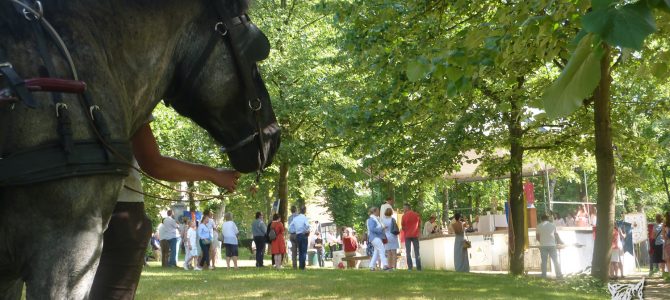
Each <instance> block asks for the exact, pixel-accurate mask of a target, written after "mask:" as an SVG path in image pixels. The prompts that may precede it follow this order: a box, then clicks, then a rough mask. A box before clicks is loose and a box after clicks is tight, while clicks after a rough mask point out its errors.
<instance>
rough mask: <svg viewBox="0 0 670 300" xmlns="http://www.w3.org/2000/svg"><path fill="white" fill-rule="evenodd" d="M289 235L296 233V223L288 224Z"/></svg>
mask: <svg viewBox="0 0 670 300" xmlns="http://www.w3.org/2000/svg"><path fill="white" fill-rule="evenodd" d="M291 221H292V220H291ZM288 233H295V223H294V222H289V224H288Z"/></svg>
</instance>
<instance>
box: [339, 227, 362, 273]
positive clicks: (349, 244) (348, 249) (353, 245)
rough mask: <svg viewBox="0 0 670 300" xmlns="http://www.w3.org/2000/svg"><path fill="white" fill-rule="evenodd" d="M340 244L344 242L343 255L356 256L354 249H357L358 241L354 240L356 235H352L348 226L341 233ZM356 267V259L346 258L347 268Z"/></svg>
mask: <svg viewBox="0 0 670 300" xmlns="http://www.w3.org/2000/svg"><path fill="white" fill-rule="evenodd" d="M342 244H344V256H345V257H354V256H356V250H357V249H358V241H357V240H356V237H355V236H354V235H353V233H352V230H351V228H350V227H347V228H345V229H344V232H343V234H342ZM355 267H356V261H355V260H347V268H348V269H351V268H355Z"/></svg>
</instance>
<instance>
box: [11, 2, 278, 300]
mask: <svg viewBox="0 0 670 300" xmlns="http://www.w3.org/2000/svg"><path fill="white" fill-rule="evenodd" d="M17 1H18V0H17ZM15 2H16V1H10V0H0V53H2V54H3V56H5V57H3V58H0V59H4V60H7V61H8V62H10V63H11V65H12V67H13V70H15V71H16V73H18V74H20V75H21V76H23V77H25V78H31V77H44V76H43V74H44V70H43V68H41V67H40V66H41V65H42V58H41V57H42V56H41V55H40V53H39V51H38V50H37V49H39V48H38V45H37V44H38V42H37V39H36V38H35V36H36V34H35V32H34V31H33V29H31V24H30V23H31V22H34V21H35V19H36V18H38V16H35V15H34V14H31V13H30V10H26V11H24V10H23V9H21V6H20V5H17V3H15ZM35 2H36V1H31V0H21V3H23V4H25V5H27V6H30V7H32V8H34V10H35V11H38V12H39V10H42V11H43V16H44V19H45V20H48V21H49V22H50V24H51V25H53V28H54V29H55V30H56V31H57V32H58V33H60V35H61V36H62V40H63V44H64V45H66V46H67V47H68V48H69V50H70V52H71V57H72V62H73V65H74V66H76V70H77V74H78V77H79V79H80V80H82V81H85V82H86V84H87V91H88V92H89V93H90V95H92V99H93V100H94V101H95V104H96V105H97V107H93V106H91V107H82V105H79V98H78V96H77V95H73V94H64V96H63V97H64V100H63V103H64V104H66V105H67V112H68V113H69V117H70V118H71V122H72V139H73V140H74V141H81V140H89V141H90V140H93V141H96V140H98V139H99V137H98V134H95V132H94V130H93V129H92V128H93V127H92V126H91V125H90V124H91V118H90V117H89V115H90V114H91V112H92V111H93V110H94V109H95V110H97V111H98V113H101V114H102V115H104V117H105V118H106V121H107V124H108V129H109V139H110V140H121V141H128V140H129V137H130V136H131V134H132V133H134V132H135V131H136V130H137V129H138V128H139V127H140V126H141V125H143V122H145V121H146V120H147V118H148V116H149V115H150V113H151V111H152V110H153V108H154V107H155V105H156V104H157V103H158V101H160V100H161V99H164V100H165V101H166V102H167V103H169V104H170V105H172V106H173V107H174V108H175V109H176V110H177V111H178V112H179V113H180V114H182V115H185V116H187V117H189V118H191V119H193V120H194V121H195V122H196V123H198V124H199V125H200V126H202V127H203V128H205V129H206V130H207V131H208V132H209V133H210V134H211V135H212V136H213V137H214V138H215V140H216V141H217V142H219V143H221V144H222V145H223V146H224V147H226V148H228V152H227V154H228V156H229V158H230V161H231V163H232V165H233V166H234V167H235V168H236V169H237V170H239V171H241V172H252V171H256V170H262V168H264V167H265V166H267V165H269V164H270V163H271V161H272V157H273V156H274V153H275V152H276V150H277V148H278V146H279V130H278V125H277V124H276V119H275V116H274V112H273V111H272V108H271V104H270V99H269V95H268V92H267V90H265V87H264V85H263V82H262V80H261V78H260V75H259V74H258V72H257V69H256V67H255V61H253V58H254V56H259V55H258V54H253V53H254V52H258V50H257V49H254V47H256V46H258V45H260V44H263V43H264V42H263V41H260V42H258V39H259V35H258V33H257V32H256V33H254V32H255V31H254V30H256V31H257V29H255V27H249V28H250V29H252V30H251V31H252V33H253V34H249V35H241V36H242V38H243V39H248V40H250V42H245V40H242V41H241V42H240V41H238V44H239V45H238V46H240V45H241V46H240V47H241V48H244V49H246V50H248V51H249V52H250V53H252V54H253V55H250V57H247V60H245V59H244V57H243V58H242V59H240V58H239V53H237V56H236V55H235V53H234V52H235V51H234V50H231V43H230V42H225V41H218V42H217V43H216V44H214V47H213V48H212V47H211V41H212V39H211V38H212V35H213V34H216V35H219V38H220V39H223V38H222V36H223V34H225V33H226V31H227V29H228V28H226V26H222V25H225V24H228V23H226V22H225V21H226V20H228V21H230V20H231V18H234V17H236V16H245V13H246V10H247V8H248V4H247V1H243V0H202V1H183V0H163V1H149V0H116V1H94V0H67V1H65V0H63V1H56V0H54V1H47V0H45V1H44V3H41V4H37V3H35ZM42 6H43V7H42ZM222 7H223V8H225V9H224V12H223V13H221V8H222ZM24 12H25V15H24ZM31 19H32V20H33V21H30V20H31ZM237 20H242V18H238V19H237ZM221 21H224V22H223V23H221V24H218V25H217V23H218V22H221ZM231 24H232V23H231ZM262 38H264V37H262ZM265 41H267V40H265ZM233 44H234V43H233ZM245 47H246V48H245ZM208 48H211V49H209V50H208ZM233 48H234V47H233ZM46 52H47V54H48V56H50V57H51V58H52V59H53V65H54V66H53V68H54V69H55V70H56V71H55V72H54V73H55V74H50V76H51V77H57V78H72V76H73V73H74V72H73V71H72V68H71V66H70V63H69V61H68V60H67V59H66V56H65V55H63V54H62V52H63V49H61V47H59V46H58V43H57V42H55V41H53V39H51V38H49V39H48V43H47V46H46ZM205 52H210V53H207V55H205V54H204V53H205ZM261 52H262V51H261ZM203 55H205V56H204V58H203ZM260 56H262V55H260ZM203 59H204V60H203ZM2 63H3V61H0V64H2ZM245 76H247V77H250V78H251V79H250V80H249V79H248V78H247V79H248V80H246V81H245V78H244V77H245ZM249 82H253V83H254V84H255V86H254V88H253V91H252V92H254V93H256V96H257V97H256V98H254V99H252V100H255V102H253V101H250V100H249V99H247V98H248V93H247V92H248V91H249V85H248V83H249ZM245 83H247V85H245ZM245 86H246V89H245ZM3 89H4V90H9V88H8V83H7V80H4V79H3V78H2V77H0V91H1V90H3ZM32 95H33V97H34V100H35V102H36V104H37V107H36V108H30V107H28V105H27V104H24V103H22V102H17V103H14V104H13V106H12V107H10V106H9V105H4V106H3V107H1V108H0V124H1V125H2V127H0V135H1V138H0V159H5V160H7V158H8V157H11V156H12V153H16V152H20V151H22V150H23V149H31V148H34V147H35V146H38V145H43V144H53V143H56V144H58V143H59V135H58V134H57V130H56V127H57V126H58V122H57V121H56V119H57V117H56V112H57V111H59V112H61V113H63V108H64V105H60V107H57V105H56V104H54V102H52V99H51V96H50V94H48V93H33V94H32ZM15 96H16V95H15ZM252 102H253V103H252ZM98 107H99V110H98V109H97V108H98ZM89 109H90V110H89ZM98 115H99V114H98ZM126 170H127V167H126ZM0 171H1V170H0ZM0 173H1V172H0ZM117 173H118V172H117ZM69 175H70V176H68V177H66V178H59V179H52V180H49V181H44V182H38V183H31V184H23V185H14V184H11V183H9V184H5V185H4V186H3V185H0V299H3V298H4V299H18V298H20V296H21V293H22V292H21V289H22V286H23V283H24V282H25V284H26V290H27V298H28V299H85V298H87V297H88V292H89V289H90V286H91V282H92V280H93V277H94V275H95V270H96V268H97V265H98V260H99V257H100V252H101V248H102V233H103V231H104V230H105V228H106V226H107V222H108V220H109V218H110V215H111V212H112V210H113V208H114V205H115V203H116V199H117V195H118V193H119V191H120V189H121V188H122V179H123V174H114V173H113V172H111V173H107V174H104V173H100V174H87V175H86V176H71V175H72V174H69Z"/></svg>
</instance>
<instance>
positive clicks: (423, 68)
mask: <svg viewBox="0 0 670 300" xmlns="http://www.w3.org/2000/svg"><path fill="white" fill-rule="evenodd" d="M430 70H431V65H429V64H427V63H426V62H425V61H423V60H422V59H418V60H416V61H412V62H409V63H408V64H407V69H406V72H407V78H408V79H409V81H412V82H415V81H419V80H421V79H423V78H425V77H426V74H428V72H430Z"/></svg>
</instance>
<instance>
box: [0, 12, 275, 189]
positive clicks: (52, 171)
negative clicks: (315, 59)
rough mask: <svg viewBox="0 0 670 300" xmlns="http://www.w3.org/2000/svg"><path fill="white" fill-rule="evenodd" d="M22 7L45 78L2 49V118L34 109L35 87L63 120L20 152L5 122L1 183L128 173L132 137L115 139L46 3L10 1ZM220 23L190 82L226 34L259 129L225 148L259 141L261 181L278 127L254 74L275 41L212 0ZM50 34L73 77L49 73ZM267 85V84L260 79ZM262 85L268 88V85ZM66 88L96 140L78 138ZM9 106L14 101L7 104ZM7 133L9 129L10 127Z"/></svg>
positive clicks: (0, 157)
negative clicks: (31, 74) (8, 142)
mask: <svg viewBox="0 0 670 300" xmlns="http://www.w3.org/2000/svg"><path fill="white" fill-rule="evenodd" d="M10 1H12V2H13V3H14V6H15V8H16V9H17V11H18V12H19V13H20V14H22V15H23V16H24V17H25V18H26V20H27V21H28V22H29V23H30V25H31V28H32V31H33V33H34V35H35V38H36V41H37V49H38V52H39V54H40V57H41V59H42V62H43V66H42V68H41V72H40V76H42V77H45V78H33V79H23V78H22V77H21V76H19V75H18V74H17V73H16V72H15V70H14V69H13V67H12V66H11V64H10V63H9V62H8V60H7V57H6V55H5V54H4V53H3V52H2V48H0V79H3V78H4V79H5V81H6V82H7V83H8V85H9V88H8V89H6V90H0V123H2V120H7V118H6V117H5V116H4V115H3V114H7V113H10V112H11V110H12V109H13V107H14V105H16V104H17V103H19V102H20V103H22V104H23V105H26V106H27V107H30V108H36V107H37V103H36V101H35V100H34V98H33V97H32V95H31V92H38V91H42V92H51V98H52V101H53V102H54V103H55V105H56V117H57V120H58V129H57V131H58V133H59V142H55V143H48V144H44V145H39V146H36V147H31V148H28V149H23V150H20V151H17V152H15V153H10V154H5V153H3V151H2V146H3V143H4V139H3V128H5V129H6V128H8V126H7V124H0V187H3V186H15V185H25V184H32V183H38V182H45V181H51V180H56V179H62V178H68V177H74V176H86V175H100V174H108V175H118V176H127V175H128V170H129V167H131V166H130V164H129V161H130V158H131V157H132V151H131V148H130V144H129V142H128V141H127V140H114V139H111V138H110V132H109V129H108V127H107V123H106V121H105V118H104V117H103V114H102V112H101V110H100V108H99V107H98V106H97V105H95V103H94V102H93V100H92V98H91V96H90V94H89V93H88V92H87V91H86V84H85V83H84V82H82V81H79V78H78V75H77V71H76V68H75V66H74V63H73V62H72V59H71V56H70V53H69V51H68V50H67V47H66V45H65V43H63V41H62V39H61V38H60V36H59V35H58V33H57V32H56V31H55V30H54V29H53V27H52V26H51V24H49V22H48V21H47V20H46V19H44V18H43V12H42V5H41V3H40V2H39V1H35V6H36V7H31V6H29V5H27V4H25V3H23V2H21V1H20V0H10ZM212 3H213V6H214V10H215V12H216V14H217V16H218V18H219V22H218V23H216V24H215V26H214V31H215V33H214V35H213V36H212V38H210V41H209V42H208V44H207V46H206V47H205V49H204V51H203V53H202V54H201V56H200V58H199V59H198V60H197V61H196V63H195V65H194V67H193V68H192V69H191V70H190V71H189V72H188V74H187V76H186V80H185V81H186V82H187V83H192V82H194V80H195V78H196V77H197V76H198V75H199V73H200V71H201V70H202V68H203V67H204V65H205V63H206V62H207V59H208V58H209V57H210V56H211V54H212V52H213V49H214V46H215V45H216V43H217V41H220V40H221V39H223V40H224V41H225V43H226V45H227V46H228V47H229V49H230V50H231V53H232V55H233V58H234V59H233V61H234V62H235V66H236V69H237V73H238V75H239V76H240V78H241V79H242V84H243V86H244V90H243V91H244V95H245V100H246V101H247V102H248V106H249V109H250V110H251V111H252V112H253V114H254V117H255V119H256V132H254V133H252V134H251V135H250V136H248V137H246V138H243V139H242V140H240V141H239V142H237V143H235V144H233V146H230V147H228V148H225V147H224V148H222V149H221V150H222V151H223V152H231V151H235V150H237V149H240V148H241V147H243V146H245V145H248V144H249V143H251V142H253V141H254V140H255V139H256V138H258V140H259V143H258V145H259V147H258V165H259V168H258V170H257V176H256V181H257V182H258V181H259V180H260V176H261V173H262V171H263V168H264V166H265V163H266V161H265V149H264V144H265V143H264V135H265V134H264V131H272V130H278V128H276V125H274V126H273V127H272V128H267V129H264V128H263V127H262V124H261V119H262V118H261V117H262V116H261V108H262V104H261V100H260V97H259V94H258V88H259V87H258V86H259V84H257V83H256V82H254V78H255V77H254V76H259V75H258V68H257V65H256V62H258V61H261V60H263V59H265V58H267V56H268V55H269V52H270V44H269V41H268V39H267V37H265V35H264V34H263V33H262V32H261V31H260V30H259V29H258V28H257V27H256V26H255V25H254V24H253V23H251V19H250V18H249V16H248V15H246V14H243V15H240V16H236V17H232V18H230V17H227V14H226V12H227V11H226V9H225V7H224V6H223V4H222V3H220V2H219V1H212ZM45 31H46V33H48V34H49V35H50V37H51V39H52V41H54V42H55V43H56V45H57V46H58V47H57V48H58V49H59V51H60V52H61V55H62V56H63V57H65V59H66V60H67V62H68V63H69V66H70V71H71V73H72V74H71V75H72V78H73V79H74V80H67V79H56V78H50V77H51V75H50V74H55V68H54V66H53V62H52V60H51V57H50V56H49V55H48V52H47V37H46V34H45ZM261 85H262V84H261ZM262 88H265V87H264V86H263V87H262ZM62 93H70V94H77V95H78V99H79V100H80V101H79V102H80V104H81V105H82V106H83V107H84V109H85V111H88V112H90V114H88V115H87V119H88V120H89V123H90V124H91V127H92V129H93V131H94V132H95V135H96V139H95V140H77V141H75V140H73V139H72V130H71V122H70V118H69V114H68V111H67V105H66V104H65V103H63V98H62ZM7 106H11V108H10V109H7ZM5 133H6V130H5Z"/></svg>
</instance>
